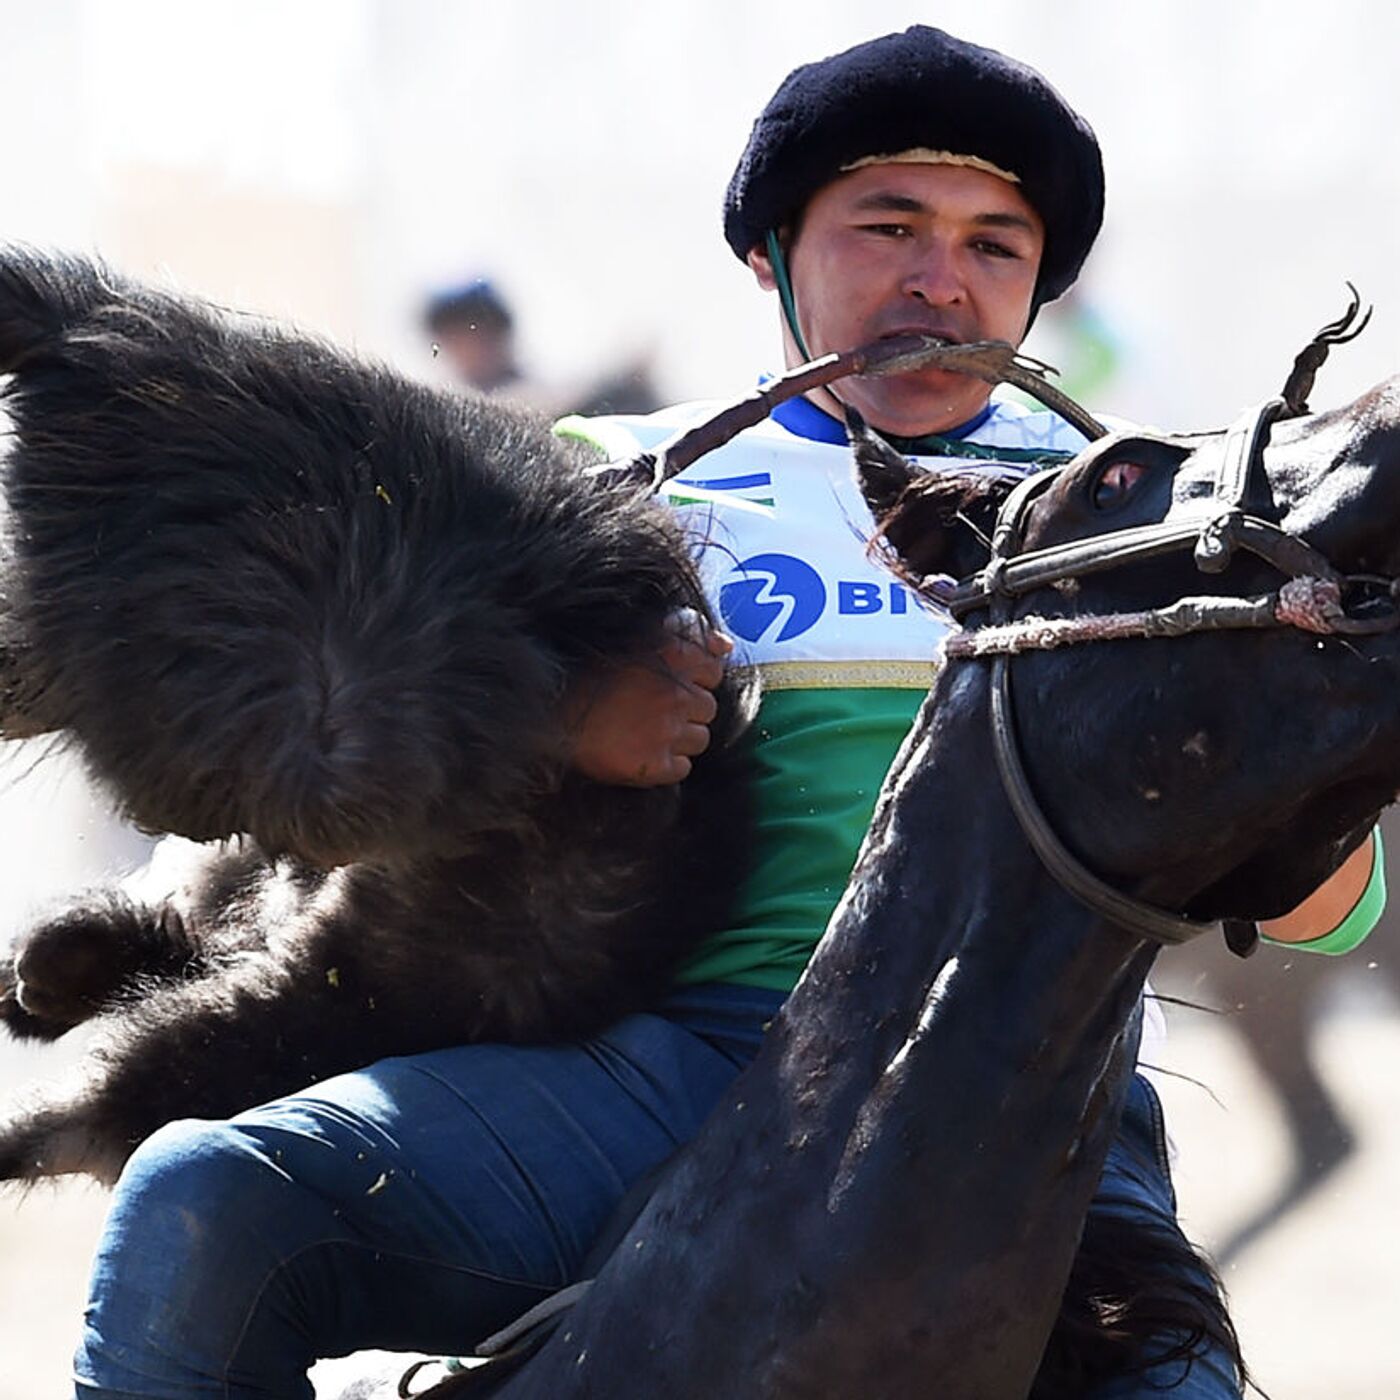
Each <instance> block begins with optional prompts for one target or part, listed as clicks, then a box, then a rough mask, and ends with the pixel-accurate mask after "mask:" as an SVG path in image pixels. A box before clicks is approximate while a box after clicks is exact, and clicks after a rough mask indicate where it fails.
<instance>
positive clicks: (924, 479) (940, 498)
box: [846, 408, 1015, 578]
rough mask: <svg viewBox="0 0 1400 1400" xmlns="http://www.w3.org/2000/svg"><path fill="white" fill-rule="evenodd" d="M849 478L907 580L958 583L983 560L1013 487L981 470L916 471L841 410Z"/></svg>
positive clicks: (852, 414)
mask: <svg viewBox="0 0 1400 1400" xmlns="http://www.w3.org/2000/svg"><path fill="white" fill-rule="evenodd" d="M846 431H847V433H848V434H849V436H850V439H851V447H852V450H853V451H854V453H855V459H856V473H857V476H858V478H859V481H860V487H861V490H862V491H863V492H864V493H865V499H866V502H867V503H868V504H869V506H870V511H871V514H872V515H874V517H875V523H876V527H877V528H878V530H879V532H880V534H881V535H883V536H884V538H885V540H886V541H887V542H888V543H889V546H890V548H891V549H892V550H893V551H894V553H895V554H896V555H897V556H898V558H899V561H900V564H901V565H902V568H903V570H904V571H905V572H907V573H908V574H909V575H911V576H912V577H914V578H922V577H925V576H927V575H929V574H950V575H951V576H952V577H953V578H962V577H964V576H965V575H967V574H971V573H974V572H975V571H976V570H977V569H979V568H981V567H982V565H983V564H985V563H986V562H987V555H988V551H989V542H990V540H991V535H992V529H993V527H994V526H995V525H996V519H997V511H998V510H1000V508H1001V503H1002V501H1004V500H1005V499H1006V497H1007V496H1008V495H1010V493H1011V489H1012V487H1013V486H1014V485H1015V482H1014V481H1012V480H1009V479H1007V478H1006V477H1004V476H1000V475H993V474H991V473H989V472H947V473H944V472H926V471H920V470H918V469H916V468H915V467H914V466H913V465H912V464H911V463H910V462H908V461H907V460H906V459H905V458H904V457H902V456H901V455H900V454H899V453H898V452H896V451H895V449H894V448H893V447H891V446H890V445H889V443H887V442H885V441H884V439H883V438H880V437H878V436H877V435H876V434H875V433H873V432H871V431H870V429H869V428H868V427H867V426H866V423H865V420H864V419H863V418H861V416H860V414H858V413H857V412H856V411H855V410H854V409H852V408H847V410H846Z"/></svg>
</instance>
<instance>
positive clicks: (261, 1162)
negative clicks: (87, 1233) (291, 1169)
mask: <svg viewBox="0 0 1400 1400" xmlns="http://www.w3.org/2000/svg"><path fill="white" fill-rule="evenodd" d="M275 1166H276V1164H275V1161H274V1160H272V1159H271V1156H270V1154H268V1153H267V1152H265V1151H264V1149H263V1148H262V1147H261V1145H259V1144H257V1143H256V1142H255V1141H253V1140H251V1139H250V1138H249V1137H248V1135H247V1134H246V1133H244V1132H242V1131H241V1130H240V1129H238V1128H237V1127H235V1126H233V1125H232V1124H229V1123H221V1122H206V1121H203V1120H199V1119H184V1120H178V1121H176V1122H173V1123H167V1124H166V1125H165V1126H164V1127H163V1128H160V1129H159V1130H157V1131H156V1132H154V1133H152V1134H151V1136H150V1137H149V1138H147V1139H146V1140H145V1142H143V1143H142V1144H141V1145H140V1146H139V1147H138V1148H137V1149H136V1151H135V1152H133V1153H132V1155H131V1157H130V1159H129V1160H128V1162H127V1164H126V1167H125V1169H124V1170H123V1172H122V1174H121V1177H120V1178H119V1179H118V1181H117V1185H116V1188H115V1190H114V1192H113V1200H112V1217H111V1218H112V1222H113V1223H114V1224H115V1225H117V1226H118V1227H119V1228H121V1227H125V1228H128V1229H129V1228H130V1227H131V1225H132V1224H133V1223H134V1219H140V1220H142V1221H144V1222H145V1223H146V1224H148V1225H150V1224H152V1223H158V1227H159V1229H160V1232H161V1234H162V1236H163V1237H164V1239H165V1243H166V1245H167V1246H168V1247H174V1246H175V1245H176V1244H177V1238H178V1237H179V1236H182V1235H187V1234H188V1235H200V1234H203V1230H202V1229H201V1228H200V1222H202V1221H203V1220H204V1219H205V1218H206V1217H218V1218H220V1219H221V1220H222V1222H223V1228H226V1227H227V1223H228V1222H229V1221H232V1220H240V1219H242V1220H248V1219H256V1218H258V1217H259V1216H261V1215H263V1214H264V1213H266V1211H267V1209H268V1208H269V1207H270V1206H271V1205H272V1203H273V1202H275V1201H278V1200H279V1198H281V1197H283V1196H285V1194H286V1191H287V1184H288V1183H287V1179H286V1176H285V1174H284V1173H280V1172H278V1171H276V1170H275ZM284 1209H285V1207H284ZM172 1236H173V1237H172Z"/></svg>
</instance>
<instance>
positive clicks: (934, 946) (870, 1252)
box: [503, 667, 1150, 1400]
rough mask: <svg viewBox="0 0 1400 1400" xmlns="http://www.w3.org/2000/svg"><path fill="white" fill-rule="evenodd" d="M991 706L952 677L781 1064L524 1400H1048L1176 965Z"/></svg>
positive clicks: (876, 837) (628, 1248) (666, 1198)
mask: <svg viewBox="0 0 1400 1400" xmlns="http://www.w3.org/2000/svg"><path fill="white" fill-rule="evenodd" d="M985 694H986V692H985V684H984V683H983V682H982V680H981V678H980V669H979V668H972V667H969V668H966V669H965V671H964V673H963V675H962V676H955V677H951V678H948V677H945V679H944V681H943V683H942V684H940V686H939V688H938V690H937V691H936V692H935V696H934V698H933V700H932V702H931V704H930V705H929V706H926V707H925V709H924V712H923V714H922V715H921V717H920V720H919V722H918V724H917V725H916V727H915V730H914V732H913V734H912V735H911V737H910V739H909V741H908V743H907V744H906V745H905V748H904V749H903V750H902V752H901V755H900V758H899V759H898V760H897V761H896V765H895V768H894V770H893V771H892V773H891V776H890V778H889V779H888V781H887V782H886V785H885V790H884V793H883V795H882V798H881V802H880V804H879V807H878V809H877V814H876V818H875V821H874V824H873V826H872V829H871V833H870V836H869V838H868V840H867V843H866V845H865V847H864V849H863V852H862V855H861V858H860V860H859V862H858V866H857V870H856V872H855V876H854V878H853V881H852V885H851V888H850V890H849V892H848V894H847V896H846V897H845V898H844V899H843V901H842V903H841V906H840V908H839V909H838V910H837V912H836V914H835V915H834V917H833V919H832V922H831V926H830V927H829V929H828V930H827V933H826V936H825V938H824V939H823V940H822V944H821V946H820V948H819V949H818V951H817V954H816V956H815V958H814V959H813V961H812V964H811V966H810V967H809V969H808V971H807V973H806V975H805V976H804V977H803V979H802V981H801V983H800V984H799V986H798V988H797V990H796V991H795V992H794V993H793V995H792V997H791V998H790V999H789V1001H788V1004H787V1005H786V1007H785V1008H784V1009H783V1011H782V1013H781V1014H780V1015H779V1017H778V1018H777V1020H776V1021H775V1023H774V1025H773V1027H772V1029H771V1031H770V1034H769V1037H768V1039H767V1042H766V1043H765V1046H764V1048H763V1050H762V1051H761V1052H760V1054H759V1057H758V1058H757V1059H756V1060H755V1062H754V1064H753V1065H752V1066H750V1068H749V1069H748V1070H747V1071H746V1072H745V1073H744V1074H743V1075H742V1076H741V1077H740V1079H739V1080H738V1081H737V1083H736V1084H735V1086H734V1088H733V1090H732V1092H731V1093H730V1095H729V1097H728V1099H727V1100H726V1101H725V1102H724V1103H723V1104H721V1106H720V1107H719V1108H718V1109H717V1110H716V1112H715V1113H714V1114H713V1115H712V1117H711V1119H710V1121H709V1123H708V1124H707V1125H706V1128H705V1130H704V1131H703V1132H702V1134H701V1136H700V1137H699V1138H698V1139H697V1141H696V1142H695V1143H694V1144H693V1145H692V1146H691V1147H690V1148H689V1149H688V1150H687V1152H686V1153H685V1154H684V1156H683V1157H682V1159H681V1160H680V1162H679V1163H678V1165H677V1168H676V1169H675V1171H673V1172H672V1173H671V1175H670V1176H669V1178H668V1179H667V1180H666V1181H665V1182H664V1183H663V1185H662V1186H661V1188H660V1189H659V1190H658V1191H657V1193H656V1196H655V1197H654V1198H653V1200H652V1202H651V1203H650V1205H649V1206H648V1207H647V1209H646V1210H645V1211H644V1212H643V1214H642V1216H641V1217H640V1218H639V1220H638V1222H637V1224H636V1225H635V1226H634V1227H633V1230H632V1232H631V1234H630V1235H629V1236H628V1237H627V1239H626V1240H624V1242H623V1243H622V1244H621V1245H620V1246H619V1247H618V1249H617V1250H616V1252H615V1253H614V1255H613V1256H612V1259H611V1260H610V1261H609V1263H608V1265H607V1267H606V1269H605V1270H604V1271H603V1273H602V1274H601V1275H600V1277H599V1280H598V1283H597V1285H596V1286H595V1288H594V1290H593V1292H592V1294H590V1296H589V1298H588V1299H586V1300H585V1302H584V1303H583V1304H582V1305H581V1306H580V1307H579V1308H578V1309H576V1311H575V1313H574V1314H573V1315H571V1317H570V1320H569V1324H568V1327H567V1329H566V1330H565V1333H564V1334H563V1335H562V1336H560V1337H557V1338H555V1340H554V1341H553V1342H551V1343H550V1344H549V1346H547V1347H546V1349H545V1351H544V1352H542V1353H541V1355H540V1356H539V1357H538V1358H536V1360H535V1361H534V1362H532V1363H531V1364H530V1365H529V1366H527V1367H526V1369H525V1371H524V1373H522V1376H521V1380H520V1385H519V1387H516V1386H514V1385H512V1384H510V1383H508V1384H507V1385H506V1387H505V1390H504V1392H503V1394H508V1395H511V1396H514V1395H516V1394H519V1395H521V1396H522V1397H523V1396H527V1395H540V1394H559V1395H579V1396H584V1395H592V1394H600V1395H601V1394H607V1395H609V1396H613V1397H618V1400H622V1397H633V1396H636V1397H638V1398H639V1400H640V1397H642V1396H654V1395H660V1394H665V1395H668V1396H671V1397H672V1400H702V1397H704V1398H708V1397H712V1396H715V1395H752V1396H755V1397H760V1396H773V1397H777V1396H782V1397H783V1398H784V1400H836V1397H847V1396H850V1395H859V1394H869V1393H871V1390H870V1387H871V1385H872V1384H873V1383H874V1384H878V1386H879V1388H880V1393H881V1394H883V1395H888V1396H890V1397H896V1396H901V1397H902V1396H906V1395H907V1396H911V1397H913V1396H921V1395H926V1394H929V1393H933V1392H936V1393H937V1394H938V1395H939V1396H940V1397H943V1400H977V1398H979V1397H985V1396H989V1395H997V1396H1013V1395H1024V1394H1025V1393H1026V1392H1027V1391H1028V1390H1029V1388H1030V1384H1031V1380H1032V1378H1033V1377H1034V1375H1035V1371H1036V1368H1037V1366H1038V1364H1039V1360H1040V1356H1041V1353H1042V1351H1043V1349H1044V1345H1045V1341H1046V1338H1047V1336H1048V1335H1049V1332H1050V1328H1051V1326H1052V1324H1053V1320H1054V1317H1055V1315H1056V1312H1057V1309H1058V1307H1059V1300H1060V1297H1061V1295H1062V1293H1063V1290H1064V1284H1065V1279H1066V1277H1067V1275H1068V1272H1069V1266H1070V1261H1071V1259H1072V1258H1073V1254H1074V1250H1075V1247H1076V1244H1077V1241H1078V1238H1079V1233H1080V1228H1081V1225H1082V1221H1083V1216H1084V1212H1085V1210H1086V1208H1087V1205H1088V1202H1089V1199H1090V1197H1091V1195H1092V1192H1093V1190H1094V1186H1095V1184H1096V1183H1097V1180H1098V1177H1099V1173H1100V1171H1101V1168H1102V1162H1103V1157H1104V1154H1105V1152H1106V1150H1107V1144H1108V1141H1109V1138H1110V1136H1111V1133H1112V1131H1113V1127H1114V1123H1115V1120H1116V1112H1115V1109H1116V1108H1117V1106H1118V1105H1119V1103H1120V1102H1121V1098H1122V1094H1123V1092H1124V1087H1125V1083H1126V1077H1127V1074H1128V1072H1129V1071H1130V1069H1131V1065H1132V1059H1133V1050H1134V1048H1135V1030H1136V1026H1135V1022H1134V1020H1133V1015H1132V1013H1133V1008H1134V1006H1135V1004H1136V1001H1137V997H1138V992H1139V990H1140V987H1141V984H1142V979H1143V977H1144V976H1145V974H1146V970H1147V966H1148V963H1149V962H1150V955H1148V954H1147V953H1146V952H1145V950H1144V949H1143V948H1142V946H1141V944H1139V943H1138V942H1136V941H1135V940H1133V939H1132V938H1130V937H1128V936H1126V935H1124V934H1121V933H1117V932H1115V931H1113V930H1110V929H1106V928H1104V927H1102V926H1101V925H1099V924H1098V922H1097V921H1096V919H1095V918H1094V917H1093V916H1092V915H1090V914H1088V913H1087V912H1086V911H1085V910H1083V909H1082V908H1080V907H1079V906H1078V905H1077V904H1075V903H1074V902H1073V901H1072V900H1071V899H1070V898H1069V897H1068V896H1067V895H1065V894H1064V893H1063V892H1062V891H1060V890H1059V889H1058V888H1057V887H1056V886H1055V885H1054V883H1053V882H1052V881H1051V880H1050V879H1049V877H1048V876H1046V875H1045V874H1044V872H1043V871H1042V870H1041V869H1040V867H1039V864H1038V863H1037V861H1036V860H1035V858H1034V856H1033V855H1032V853H1031V851H1030V849H1029V848H1028V847H1027V846H1026V844H1025V842H1024V840H1023V838H1022V837H1021V834H1020V832H1019V830H1018V828H1017V827H1016V824H1015V818H1014V816H1013V815H1012V813H1011V811H1010V809H1009V807H1008V806H1007V804H1006V801H1005V799H1004V798H1003V796H1002V794H1001V791H1000V788H999V786H998V785H997V782H996V778H995V766H994V763H993V760H992V755H991V752H990V746H989V741H988V738H987V721H986V709H985ZM872 1377H874V1378H876V1379H875V1380H874V1381H872ZM527 1378H528V1379H527ZM551 1386H553V1387H555V1388H553V1389H551V1388H550V1387H551Z"/></svg>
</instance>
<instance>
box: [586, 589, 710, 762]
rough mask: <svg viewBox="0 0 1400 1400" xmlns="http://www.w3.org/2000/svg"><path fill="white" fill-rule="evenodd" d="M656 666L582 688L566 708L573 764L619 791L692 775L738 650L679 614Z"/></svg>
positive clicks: (619, 672) (626, 669) (609, 675)
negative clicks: (727, 666)
mask: <svg viewBox="0 0 1400 1400" xmlns="http://www.w3.org/2000/svg"><path fill="white" fill-rule="evenodd" d="M668 632H669V636H668V638H667V640H666V642H665V643H664V644H663V646H662V647H661V649H660V651H658V652H657V654H656V657H655V659H654V660H651V661H647V662H633V663H631V664H629V665H625V666H619V667H617V668H616V669H615V670H608V671H604V672H601V673H599V674H596V675H594V676H592V677H589V678H587V679H586V680H584V681H582V682H580V683H578V684H577V685H575V686H574V687H573V689H572V690H571V691H570V693H569V695H568V697H567V699H566V701H565V709H564V715H565V723H566V725H567V727H568V731H569V732H568V737H567V740H566V742H567V743H568V753H569V762H570V764H571V766H572V767H573V768H574V769H575V770H576V771H577V772H579V773H582V774H583V775H584V776H585V777H588V778H593V779H594V780H595V781H597V782H600V783H613V784H616V785H618V786H621V787H661V786H664V785H665V784H667V783H678V782H680V781H681V780H682V779H683V778H685V777H687V776H688V775H689V773H690V761H691V759H693V758H694V757H695V756H696V755H697V754H701V753H704V752H705V749H706V747H707V746H708V745H709V742H710V728H709V726H710V721H711V720H713V719H714V717H715V712H716V709H717V706H716V703H715V697H714V694H713V691H714V690H715V688H716V687H717V686H718V685H719V683H720V680H721V679H722V677H723V675H724V662H725V658H726V657H727V656H728V655H729V653H730V652H731V651H733V649H734V643H733V642H732V641H730V639H729V638H728V637H726V636H725V635H724V634H723V633H722V632H715V631H712V630H711V629H710V628H708V627H707V626H706V625H705V624H704V623H703V622H702V621H701V620H700V619H699V618H697V617H696V616H695V615H694V614H693V613H684V614H678V615H677V616H676V617H675V618H674V619H672V621H671V622H670V623H669V624H668Z"/></svg>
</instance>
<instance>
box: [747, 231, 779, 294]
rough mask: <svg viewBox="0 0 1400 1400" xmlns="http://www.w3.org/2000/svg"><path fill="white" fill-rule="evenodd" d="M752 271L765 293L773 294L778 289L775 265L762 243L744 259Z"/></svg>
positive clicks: (754, 246) (757, 244) (756, 244)
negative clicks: (774, 271) (774, 270)
mask: <svg viewBox="0 0 1400 1400" xmlns="http://www.w3.org/2000/svg"><path fill="white" fill-rule="evenodd" d="M744 261H745V262H747V263H748V265H749V268H750V269H751V270H752V272H753V275H754V277H755V279H756V280H757V282H758V285H759V286H760V287H762V288H763V290H764V291H765V292H773V291H776V290H777V288H778V279H777V278H776V277H775V276H774V275H773V263H772V261H771V260H770V259H769V257H768V253H767V252H766V250H765V249H764V247H763V244H762V243H755V244H754V245H753V247H752V248H750V249H749V252H748V256H747V257H746V258H745V259H744Z"/></svg>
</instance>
